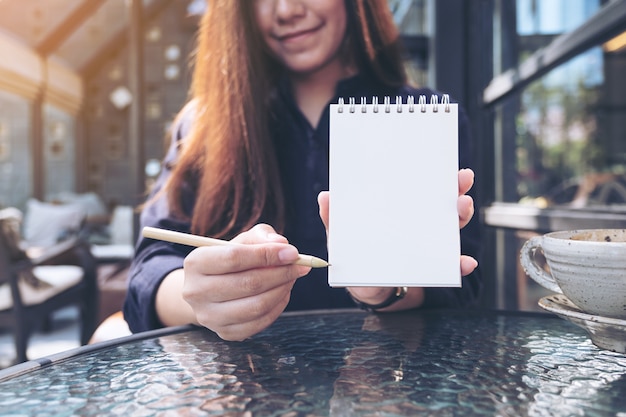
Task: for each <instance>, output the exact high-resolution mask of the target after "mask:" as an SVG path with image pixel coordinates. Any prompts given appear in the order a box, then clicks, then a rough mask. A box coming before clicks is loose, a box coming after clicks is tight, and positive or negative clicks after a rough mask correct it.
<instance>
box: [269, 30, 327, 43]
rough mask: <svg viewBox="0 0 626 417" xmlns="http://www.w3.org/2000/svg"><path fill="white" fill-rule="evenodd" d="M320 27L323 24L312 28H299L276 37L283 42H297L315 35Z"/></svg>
mask: <svg viewBox="0 0 626 417" xmlns="http://www.w3.org/2000/svg"><path fill="white" fill-rule="evenodd" d="M320 27H321V26H316V27H314V28H311V29H304V30H298V31H293V32H288V33H284V34H280V35H277V36H276V39H277V40H278V41H280V42H282V43H296V42H299V41H302V40H303V39H306V38H307V37H309V36H311V35H313V34H314V33H315V32H317V31H318V30H319V28H320Z"/></svg>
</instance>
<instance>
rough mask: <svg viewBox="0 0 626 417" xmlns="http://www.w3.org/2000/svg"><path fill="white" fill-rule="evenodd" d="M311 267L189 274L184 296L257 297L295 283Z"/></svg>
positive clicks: (202, 298)
mask: <svg viewBox="0 0 626 417" xmlns="http://www.w3.org/2000/svg"><path fill="white" fill-rule="evenodd" d="M309 270H310V268H309V267H303V266H300V265H287V266H280V267H273V268H257V269H251V270H249V271H245V272H241V273H232V274H217V275H201V274H194V275H192V274H191V273H189V274H187V273H186V274H185V275H186V279H185V284H184V287H183V297H184V298H185V299H186V300H189V302H193V301H197V302H198V303H202V302H225V301H232V300H236V299H241V298H247V297H254V296H258V295H261V294H264V293H267V292H269V291H272V290H273V289H275V288H277V287H280V286H283V285H293V283H294V282H295V280H297V279H298V278H300V277H303V276H305V275H306V274H307V273H308V272H309Z"/></svg>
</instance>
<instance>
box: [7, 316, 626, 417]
mask: <svg viewBox="0 0 626 417" xmlns="http://www.w3.org/2000/svg"><path fill="white" fill-rule="evenodd" d="M625 394H626V356H625V355H621V354H617V353H612V352H609V351H603V350H600V349H598V348H597V347H595V346H594V345H593V344H592V343H591V342H590V340H589V339H588V337H587V334H586V333H585V332H584V330H582V329H580V328H578V327H576V326H575V325H573V324H571V323H569V322H567V321H565V320H562V319H559V318H556V317H553V316H550V315H532V314H528V315H519V314H516V315H504V314H495V313H468V312H461V313H451V312H439V311H431V312H414V313H403V314H393V315H391V314H388V315H379V316H377V315H367V314H365V313H360V312H350V313H332V314H331V313H328V314H326V313H324V314H321V313H320V314H309V315H292V316H285V317H282V318H280V319H279V320H278V321H277V322H276V323H275V324H274V325H273V326H272V327H271V328H269V329H268V330H266V331H265V332H263V333H261V334H259V335H257V336H256V337H254V338H252V339H250V340H248V341H245V342H224V341H221V340H219V339H218V338H217V337H216V336H215V335H213V334H212V333H210V332H208V331H204V330H197V331H191V332H185V333H180V334H174V335H168V336H163V337H159V338H156V339H151V340H142V341H135V342H131V343H126V344H123V345H119V346H115V347H111V348H107V349H102V350H100V351H97V352H92V353H88V354H81V355H76V356H73V357H71V358H69V359H68V360H64V361H60V362H57V363H54V364H52V365H51V366H47V367H43V368H41V369H38V370H35V371H31V372H28V373H26V374H23V375H20V376H16V377H14V378H12V379H9V380H6V381H4V382H2V383H0V410H1V411H0V413H2V414H3V415H5V414H16V415H17V414H19V415H33V416H38V417H41V416H49V415H80V416H89V415H98V416H101V415H122V416H131V415H132V416H150V415H159V416H169V415H186V416H196V415H232V416H238V415H242V416H252V415H263V416H327V415H330V416H344V415H376V416H398V415H420V416H428V415H433V416H470V415H472V416H475V415H485V416H526V415H528V416H571V415H580V416H583V415H584V416H607V415H611V416H617V417H623V416H626V413H625V411H626V395H625Z"/></svg>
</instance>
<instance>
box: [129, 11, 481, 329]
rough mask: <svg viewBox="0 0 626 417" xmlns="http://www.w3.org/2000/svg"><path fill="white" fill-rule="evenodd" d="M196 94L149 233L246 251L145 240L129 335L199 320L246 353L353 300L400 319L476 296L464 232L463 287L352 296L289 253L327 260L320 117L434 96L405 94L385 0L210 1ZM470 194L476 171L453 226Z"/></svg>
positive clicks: (135, 268) (465, 143)
mask: <svg viewBox="0 0 626 417" xmlns="http://www.w3.org/2000/svg"><path fill="white" fill-rule="evenodd" d="M191 93H192V100H191V101H190V104H189V105H188V106H186V107H185V109H183V110H182V111H181V113H180V115H179V117H178V118H177V120H176V123H175V124H174V128H173V138H172V145H171V147H170V150H169V152H168V154H167V156H166V158H165V163H164V169H163V172H162V173H161V175H160V177H159V179H158V181H157V183H156V186H155V188H154V190H153V194H152V198H151V199H150V200H149V202H148V204H147V205H146V207H145V208H144V211H143V213H142V217H141V222H142V226H155V227H161V228H165V229H172V230H178V231H183V232H192V233H195V234H200V235H207V236H212V237H218V238H222V239H232V240H233V241H235V242H239V243H246V244H250V245H242V246H238V247H236V248H233V247H203V248H197V249H194V250H192V248H189V247H184V246H180V245H172V244H169V243H164V242H158V241H153V240H148V239H140V240H139V242H138V245H137V251H136V256H135V259H134V261H133V264H132V267H131V281H130V286H129V293H128V297H127V299H126V302H125V306H124V314H125V318H126V320H127V321H128V322H129V325H130V328H131V330H133V331H135V332H136V331H142V330H147V329H151V328H155V327H160V326H170V325H177V324H185V323H195V324H199V325H202V326H205V327H207V328H209V329H211V330H213V331H215V332H216V333H217V334H218V335H220V336H221V337H222V338H224V339H227V340H242V339H245V338H247V337H249V336H252V335H254V334H256V333H258V332H259V331H261V330H263V329H264V328H266V327H267V326H269V325H270V324H271V323H273V322H274V320H275V319H276V318H277V317H278V316H279V315H280V314H281V313H282V312H283V311H284V310H285V309H287V310H294V309H313V308H340V307H354V306H355V302H357V303H360V304H362V305H365V306H370V307H371V306H373V307H376V306H378V310H380V311H393V310H401V309H408V308H415V307H419V306H424V307H427V306H462V305H467V304H469V303H470V302H472V301H473V300H474V299H475V298H476V296H477V293H478V291H479V288H480V280H479V278H478V276H477V274H476V273H473V274H472V275H469V274H471V273H472V272H473V271H474V269H475V268H476V266H477V262H476V261H475V259H474V258H475V257H476V256H477V251H478V245H477V234H476V229H475V226H473V225H470V226H468V227H466V228H465V229H464V230H462V246H463V253H465V254H469V255H472V256H473V257H470V256H461V272H462V274H463V275H466V277H465V278H464V282H463V287H462V288H454V289H452V288H428V289H423V288H410V289H409V290H408V292H407V293H404V291H400V290H399V289H396V288H365V287H359V288H349V289H348V291H346V290H345V289H341V288H330V287H329V286H328V283H327V275H326V274H327V271H326V270H324V269H315V270H311V269H310V268H309V267H305V266H300V265H295V264H293V262H294V260H295V259H296V257H297V256H298V252H300V253H306V254H311V255H315V256H318V257H321V258H324V259H326V255H327V254H326V231H325V226H324V225H325V224H327V220H328V219H327V217H328V197H329V196H328V193H327V192H322V191H323V190H326V189H327V187H328V104H329V103H331V102H337V100H338V98H339V97H345V98H346V100H347V99H348V98H349V97H363V96H365V97H370V98H371V97H373V96H379V97H381V100H382V97H383V96H391V97H395V96H398V95H401V96H403V97H404V101H406V96H408V95H415V96H417V95H419V94H426V95H428V96H430V95H431V94H433V93H434V92H433V91H431V90H427V89H413V88H411V87H409V86H408V85H407V82H406V76H405V73H404V69H403V64H402V60H401V55H400V49H399V45H398V31H397V29H396V27H395V26H394V24H393V20H392V16H391V13H390V11H389V7H388V4H387V1H386V0H253V1H250V0H240V1H232V0H212V1H210V2H209V6H208V10H207V12H206V14H205V15H204V17H203V19H202V22H201V26H200V29H199V37H198V49H197V51H196V56H195V68H194V76H193V82H192V90H191ZM460 119H461V122H460V123H461V124H460V126H459V127H460V132H461V138H460V149H459V151H460V161H459V162H460V164H461V166H464V167H465V166H469V160H468V157H469V153H470V152H469V139H468V126H467V120H466V118H465V116H464V115H462V117H461V118H460ZM472 182H473V173H472V171H470V170H468V169H465V170H460V171H459V204H458V206H459V223H460V227H464V226H465V225H466V224H467V223H468V222H469V220H470V219H471V217H472V214H473V202H472V198H471V197H470V196H468V195H464V194H465V193H467V192H468V190H469V189H470V188H471V185H472ZM373 192H375V190H373ZM318 204H319V205H318ZM416 215H419V213H416ZM288 242H289V243H288ZM252 244H254V245H252ZM296 248H297V249H296ZM305 275H306V276H307V277H306V278H303V279H300V278H301V277H304V276H305ZM380 306H385V307H380Z"/></svg>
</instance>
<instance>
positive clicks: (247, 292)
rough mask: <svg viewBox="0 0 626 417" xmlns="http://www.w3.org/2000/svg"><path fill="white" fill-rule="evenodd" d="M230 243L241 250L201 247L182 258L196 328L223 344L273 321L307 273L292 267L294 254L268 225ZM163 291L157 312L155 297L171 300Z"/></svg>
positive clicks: (186, 298)
mask: <svg viewBox="0 0 626 417" xmlns="http://www.w3.org/2000/svg"><path fill="white" fill-rule="evenodd" d="M233 242H237V243H242V245H237V246H212V247H200V248H196V249H194V250H193V251H192V252H191V253H190V254H189V255H187V257H186V258H185V262H184V278H183V280H184V282H183V283H182V290H181V294H182V299H183V300H184V301H185V302H186V303H187V304H188V305H189V307H191V311H192V313H191V314H192V315H193V321H194V322H195V323H196V324H199V325H201V326H204V327H206V328H208V329H210V330H212V331H214V332H216V333H217V334H218V335H219V336H220V337H221V338H222V339H225V340H244V339H246V338H248V337H250V336H252V335H254V334H256V333H258V332H260V331H261V330H263V329H265V328H266V327H268V326H269V325H270V324H272V323H273V322H274V321H275V320H276V319H277V318H278V316H279V315H280V314H281V313H282V312H283V310H284V309H285V307H286V306H287V303H288V302H289V298H290V294H291V289H292V287H293V285H294V283H295V281H296V279H298V278H300V277H302V276H304V275H306V274H308V273H309V271H310V270H311V268H310V267H307V266H301V265H296V264H294V262H295V261H296V259H297V258H298V250H297V249H296V248H295V247H294V246H292V245H289V244H288V242H287V239H286V238H285V237H283V236H281V235H279V234H277V233H276V231H275V230H274V229H273V228H272V227H271V226H269V225H266V224H259V225H256V226H255V227H253V228H252V229H250V230H249V231H247V232H244V233H242V234H240V235H238V236H237V237H236V238H234V239H233ZM170 288H172V287H170ZM179 288H180V287H179ZM162 291H163V292H164V293H161V292H162ZM166 291H167V290H166V288H160V289H159V295H157V310H159V297H161V299H163V298H166V299H167V298H168V297H170V296H172V297H175V296H176V295H174V294H171V295H170V296H168V295H167V294H166V293H165V292H166ZM165 304H167V303H161V306H163V305H165ZM165 314H166V311H163V310H159V316H160V317H161V318H162V321H164V324H172V323H167V320H163V318H164V315H165ZM174 314H176V313H174Z"/></svg>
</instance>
